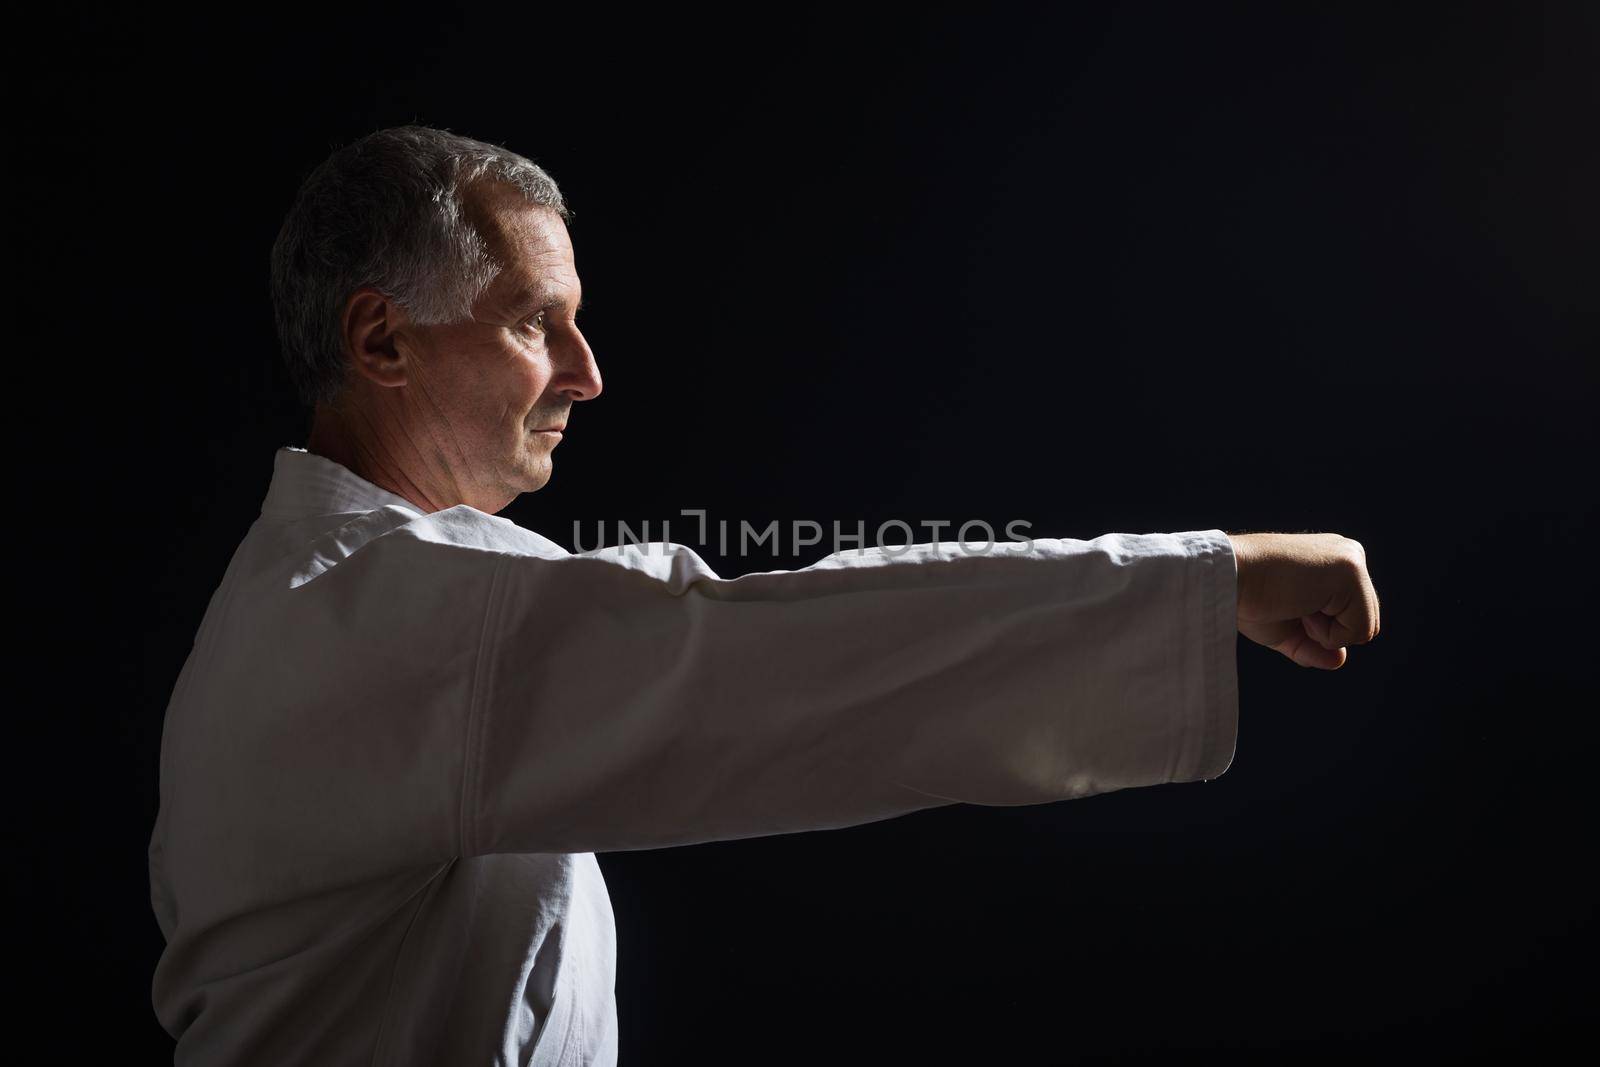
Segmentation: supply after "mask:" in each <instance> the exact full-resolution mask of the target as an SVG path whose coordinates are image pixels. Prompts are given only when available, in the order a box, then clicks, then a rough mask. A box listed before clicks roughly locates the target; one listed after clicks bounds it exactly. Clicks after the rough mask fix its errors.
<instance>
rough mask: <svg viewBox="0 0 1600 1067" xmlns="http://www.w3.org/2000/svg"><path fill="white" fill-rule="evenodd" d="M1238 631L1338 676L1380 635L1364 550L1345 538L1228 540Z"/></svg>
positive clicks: (1233, 536) (1264, 536)
mask: <svg viewBox="0 0 1600 1067" xmlns="http://www.w3.org/2000/svg"><path fill="white" fill-rule="evenodd" d="M1228 540H1230V541H1232V542H1233V555H1234V559H1235V560H1236V561H1237V563H1238V568H1239V603H1238V618H1239V632H1240V633H1242V634H1244V635H1245V636H1246V637H1248V638H1249V639H1250V640H1252V641H1254V642H1255V643H1256V644H1258V645H1266V646H1267V647H1268V648H1270V649H1272V650H1274V651H1276V652H1281V653H1283V654H1284V655H1285V656H1288V657H1289V658H1290V659H1292V660H1294V661H1295V662H1296V663H1298V664H1300V666H1302V667H1320V668H1322V669H1323V670H1329V671H1331V670H1337V669H1338V668H1340V667H1342V666H1344V661H1345V646H1347V645H1364V644H1366V643H1367V642H1368V641H1371V640H1372V639H1373V638H1374V637H1376V636H1378V592H1377V590H1376V589H1374V588H1373V587H1372V578H1371V577H1370V576H1369V575H1368V574H1367V554H1366V552H1365V551H1364V550H1363V549H1362V547H1361V544H1360V543H1359V542H1357V541H1352V540H1350V538H1348V537H1340V536H1339V535H1338V534H1331V533H1319V534H1276V533H1255V534H1229V535H1228Z"/></svg>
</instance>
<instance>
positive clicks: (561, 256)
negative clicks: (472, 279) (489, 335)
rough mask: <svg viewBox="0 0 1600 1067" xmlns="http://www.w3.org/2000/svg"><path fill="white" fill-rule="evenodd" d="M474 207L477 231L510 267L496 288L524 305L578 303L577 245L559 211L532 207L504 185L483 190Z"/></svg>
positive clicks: (496, 254)
mask: <svg viewBox="0 0 1600 1067" xmlns="http://www.w3.org/2000/svg"><path fill="white" fill-rule="evenodd" d="M471 202H472V204H473V206H472V208H471V209H469V210H471V211H472V215H473V222H474V225H475V227H476V228H477V229H478V232H479V233H480V234H481V235H482V237H483V239H484V240H485V241H486V242H487V243H488V244H489V247H490V251H491V252H492V253H493V255H494V257H495V258H496V259H497V260H499V261H500V263H501V264H502V266H503V267H504V269H503V270H502V272H501V276H500V277H499V278H497V279H496V282H497V284H496V285H495V288H497V289H500V290H501V291H502V292H503V293H506V294H508V296H509V298H510V299H512V300H514V301H516V302H518V303H521V302H524V301H538V302H541V303H548V302H551V301H560V300H563V299H573V300H575V299H576V294H577V291H578V284H579V283H578V274H577V270H576V268H575V266H574V264H573V256H572V242H571V240H570V238H569V237H568V235H567V227H566V223H564V222H562V221H561V216H560V215H558V214H557V213H556V212H555V210H554V209H553V208H549V207H545V206H543V205H541V204H530V203H528V201H527V200H525V199H523V197H522V194H521V193H520V192H518V191H517V190H516V189H515V188H512V187H510V186H506V185H501V184H498V183H496V184H494V185H492V186H490V187H488V188H485V189H481V190H478V191H477V196H475V197H473V198H472V201H471Z"/></svg>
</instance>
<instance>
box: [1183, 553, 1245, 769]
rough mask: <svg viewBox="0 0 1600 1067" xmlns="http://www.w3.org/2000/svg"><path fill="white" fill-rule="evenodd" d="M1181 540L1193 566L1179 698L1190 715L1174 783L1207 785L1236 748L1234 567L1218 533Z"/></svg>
mask: <svg viewBox="0 0 1600 1067" xmlns="http://www.w3.org/2000/svg"><path fill="white" fill-rule="evenodd" d="M1182 536H1183V537H1184V539H1185V541H1186V542H1187V544H1188V548H1189V551H1190V553H1191V554H1192V555H1193V556H1194V558H1195V562H1196V563H1197V564H1198V566H1197V580H1196V582H1195V583H1194V585H1193V586H1192V587H1191V588H1192V590H1193V595H1194V597H1195V600H1194V602H1193V609H1192V610H1193V611H1194V615H1193V616H1192V617H1193V618H1195V619H1196V621H1197V624H1198V632H1197V634H1196V637H1197V638H1198V640H1197V641H1196V642H1195V643H1194V646H1193V647H1194V648H1195V663H1194V670H1193V671H1191V672H1189V681H1188V686H1189V691H1188V692H1187V693H1185V694H1184V697H1185V698H1186V703H1188V706H1190V707H1192V708H1195V709H1196V715H1195V717H1194V720H1193V721H1194V730H1193V733H1192V735H1191V744H1190V746H1189V752H1188V759H1186V760H1185V765H1184V768H1183V770H1182V772H1181V774H1180V776H1179V777H1178V778H1177V779H1175V780H1176V781H1180V782H1194V781H1209V780H1210V779H1212V778H1218V777H1220V776H1221V775H1222V774H1223V773H1225V772H1226V771H1227V770H1228V768H1229V767H1231V766H1233V756H1234V751H1235V749H1236V747H1237V744H1238V735H1239V682H1238V660H1237V655H1238V639H1237V634H1238V615H1237V610H1238V609H1237V598H1238V564H1237V561H1236V560H1235V559H1234V555H1233V542H1232V541H1230V540H1229V539H1228V536H1227V534H1225V533H1223V532H1222V531H1221V530H1205V531H1202V532H1199V533H1192V534H1184V535H1182Z"/></svg>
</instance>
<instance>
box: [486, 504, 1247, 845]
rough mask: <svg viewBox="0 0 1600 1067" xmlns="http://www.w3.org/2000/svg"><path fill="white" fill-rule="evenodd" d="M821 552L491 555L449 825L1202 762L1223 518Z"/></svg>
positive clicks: (898, 804)
mask: <svg viewBox="0 0 1600 1067" xmlns="http://www.w3.org/2000/svg"><path fill="white" fill-rule="evenodd" d="M969 551H971V550H970V549H963V547H962V546H961V545H959V544H958V543H956V542H945V543H940V544H924V545H916V546H911V547H910V548H907V549H897V550H894V552H893V554H891V552H890V551H886V550H883V549H872V550H866V551H856V550H849V551H844V552H839V553H835V554H833V555H831V556H828V557H826V558H825V559H823V560H821V561H820V562H818V563H816V564H814V565H812V566H810V567H806V568H804V569H800V570H795V571H773V572H767V573H758V574H750V575H745V576H743V577H739V578H731V579H730V578H722V577H719V576H718V575H717V574H716V573H714V572H713V571H712V569H711V568H710V567H709V566H708V565H707V564H706V563H705V562H704V561H703V560H702V559H701V558H700V557H699V556H697V555H696V554H695V553H694V552H693V551H692V550H690V549H688V548H686V547H683V546H680V545H671V544H663V543H656V544H653V545H648V546H629V547H627V548H624V549H608V550H604V551H599V552H592V553H581V554H568V555H565V556H563V557H560V558H540V557H535V556H526V555H514V554H506V555H504V556H502V557H501V558H499V559H498V561H497V562H496V563H495V565H494V569H493V578H492V580H491V581H490V583H489V591H488V594H487V602H486V603H485V605H484V620H483V630H482V641H481V645H480V647H479V652H478V662H477V664H476V670H475V677H474V682H473V691H472V695H471V701H470V707H469V709H468V713H467V725H466V738H465V744H466V751H465V753H464V760H463V771H462V774H463V782H462V794H461V796H462V807H461V847H462V849H463V851H464V852H465V853H466V854H469V855H472V854H485V853H494V852H591V851H593V852H599V851H609V850H618V849H636V848H651V847H659V846H667V845H683V844H691V843H696V842H703V841H713V840H726V839H735V838H743V837H751V836H758V835H766V834H779V833H789V832H795V831H802V830H817V829H825V828H832V827H841V826H849V825H855V824H860V823H865V822H871V821H874V820H879V819H885V818H890V817H893V816H896V815H900V814H904V813H907V812H910V811H913V810H917V809H921V808H928V807H935V806H939V805H943V804H949V803H959V802H965V803H972V804H986V805H1019V804H1036V803H1042V802H1046V801H1055V800H1063V799H1068V798H1074V797H1085V796H1091V795H1094V794H1097V793H1105V792H1110V791H1113V790H1118V789H1125V788H1130V787H1134V786H1145V785H1156V784H1160V783H1166V782H1187V781H1195V780H1200V779H1209V778H1214V777H1217V776H1218V775H1221V774H1222V773H1223V772H1224V771H1226V770H1227V769H1228V767H1229V766H1230V765H1231V763H1232V760H1233V753H1234V747H1235V738H1236V732H1237V714H1238V710H1237V706H1238V697H1237V688H1236V681H1235V662H1234V656H1235V615H1234V612H1235V588H1236V582H1235V562H1234V558H1233V551H1232V545H1231V543H1230V542H1229V540H1228V538H1227V537H1226V536H1225V535H1224V534H1223V533H1222V532H1221V531H1219V530H1209V531H1202V532H1191V533H1176V534H1149V535H1132V534H1108V535H1105V536H1103V537H1098V538H1095V539H1093V540H1089V541H1079V540H1067V539H1048V538H1046V539H1036V540H1034V541H1033V542H1032V543H1031V545H1030V544H1025V543H1014V544H1005V543H1001V544H999V545H996V546H995V547H994V548H993V549H992V550H990V551H988V552H987V553H983V554H968V552H969Z"/></svg>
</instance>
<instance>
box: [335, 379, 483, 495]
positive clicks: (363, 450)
mask: <svg viewBox="0 0 1600 1067" xmlns="http://www.w3.org/2000/svg"><path fill="white" fill-rule="evenodd" d="M384 436H385V435H383V434H381V433H379V432H377V428H376V427H374V426H372V425H371V423H370V421H369V420H366V419H364V418H362V417H361V415H360V414H359V413H357V412H352V411H350V410H348V409H347V410H343V411H340V410H335V409H334V408H331V407H329V406H327V405H324V404H318V405H317V410H316V414H315V415H314V416H313V417H312V421H311V433H310V435H309V436H308V437H307V438H306V446H305V447H306V451H307V452H310V453H312V454H313V455H318V456H321V457H323V458H324V459H330V460H332V461H333V462H335V463H338V464H340V465H342V466H344V467H346V468H347V469H349V470H350V471H351V472H352V473H354V474H355V475H356V476H357V477H360V478H365V479H366V480H367V481H369V482H371V483H372V484H373V485H376V486H378V487H379V488H381V489H387V490H388V491H389V492H391V493H394V494H395V495H396V496H399V497H401V498H403V499H405V500H407V501H409V502H410V503H412V504H414V505H415V506H416V507H418V508H420V509H421V510H422V511H423V512H424V513H432V512H435V511H442V510H443V509H445V508H447V507H450V506H452V504H454V503H460V501H445V500H444V495H445V494H443V493H441V492H439V491H438V490H431V491H430V490H429V489H428V488H425V485H424V479H423V478H422V477H420V476H419V475H418V474H417V473H416V472H418V471H420V470H421V469H422V468H421V465H420V461H421V456H420V455H418V454H417V450H416V449H415V447H408V450H409V451H410V452H411V453H412V456H413V459H414V462H412V463H406V462H402V461H401V460H400V459H399V458H398V456H397V453H398V452H400V451H402V450H401V449H400V448H395V447H391V446H389V445H387V444H386V443H385V440H384Z"/></svg>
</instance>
